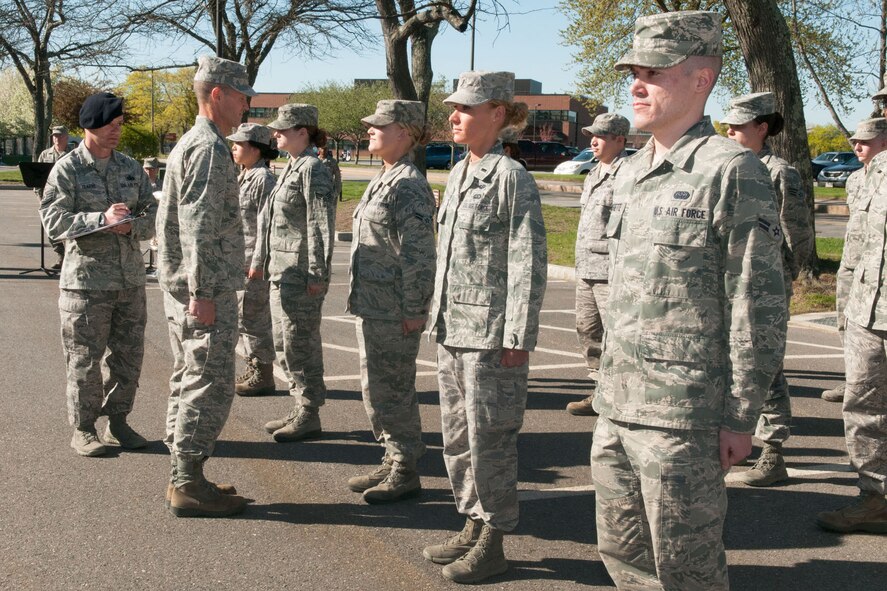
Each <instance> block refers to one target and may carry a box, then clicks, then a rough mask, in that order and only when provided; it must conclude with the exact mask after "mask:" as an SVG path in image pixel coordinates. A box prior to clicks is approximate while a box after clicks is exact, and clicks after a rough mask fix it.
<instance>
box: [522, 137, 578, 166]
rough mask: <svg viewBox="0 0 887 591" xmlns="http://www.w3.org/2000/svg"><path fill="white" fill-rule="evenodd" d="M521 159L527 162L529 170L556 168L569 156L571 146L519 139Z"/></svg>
mask: <svg viewBox="0 0 887 591" xmlns="http://www.w3.org/2000/svg"><path fill="white" fill-rule="evenodd" d="M517 145H518V147H519V148H520V155H521V159H522V160H525V161H526V163H527V170H554V168H555V167H556V166H557V165H558V164H560V163H561V162H563V161H564V160H567V159H569V158H572V155H571V154H570V148H568V147H567V146H565V145H564V144H562V143H560V142H533V141H530V140H517Z"/></svg>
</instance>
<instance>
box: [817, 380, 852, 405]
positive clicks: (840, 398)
mask: <svg viewBox="0 0 887 591" xmlns="http://www.w3.org/2000/svg"><path fill="white" fill-rule="evenodd" d="M846 386H847V384H839V385H838V386H835V387H834V388H832V389H831V390H823V391H822V399H823V400H825V401H826V402H844V388H845V387H846Z"/></svg>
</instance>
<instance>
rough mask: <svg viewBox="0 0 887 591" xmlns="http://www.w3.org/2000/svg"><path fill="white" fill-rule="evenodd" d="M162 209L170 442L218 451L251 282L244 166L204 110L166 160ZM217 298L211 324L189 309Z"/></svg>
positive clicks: (200, 451)
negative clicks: (240, 302)
mask: <svg viewBox="0 0 887 591" xmlns="http://www.w3.org/2000/svg"><path fill="white" fill-rule="evenodd" d="M163 193H164V195H165V198H164V199H163V201H162V202H161V204H160V213H159V214H158V216H157V237H158V259H159V261H158V282H159V283H160V287H161V288H162V289H163V291H164V292H165V294H164V302H163V303H164V307H165V309H166V319H167V321H168V323H169V338H170V344H171V346H172V352H173V358H174V362H173V374H172V376H171V377H170V380H169V386H170V395H169V404H168V409H167V419H166V445H167V446H168V447H169V449H170V451H172V452H173V453H174V455H175V456H182V457H192V458H201V457H206V456H211V455H212V452H213V448H214V447H215V442H216V439H217V438H218V436H219V433H220V432H221V431H222V427H224V425H225V421H226V420H227V418H228V412H229V411H230V409H231V401H232V400H233V398H234V347H235V345H236V344H237V295H236V292H237V290H240V289H242V288H243V261H244V256H243V252H244V246H243V225H242V222H241V220H240V198H239V195H240V191H239V187H238V183H237V168H236V166H235V165H234V161H233V160H232V159H231V151H230V150H229V149H228V144H227V142H226V141H225V137H224V136H223V135H222V134H221V133H219V129H218V127H216V125H215V123H213V122H212V121H211V120H210V119H208V118H206V117H203V116H198V117H197V120H196V121H195V123H194V127H192V128H191V129H190V130H189V131H188V132H187V133H186V134H185V135H183V136H182V138H181V139H180V140H179V142H178V143H177V144H176V147H175V148H174V149H173V151H172V152H171V153H170V155H169V159H168V160H167V164H166V177H165V178H164V182H163ZM197 299H201V300H212V301H213V302H214V303H215V308H216V321H215V323H214V324H212V325H210V326H207V325H204V324H202V323H201V322H200V321H199V320H197V318H195V317H194V316H192V315H191V314H190V313H189V312H188V306H189V303H190V301H191V300H197Z"/></svg>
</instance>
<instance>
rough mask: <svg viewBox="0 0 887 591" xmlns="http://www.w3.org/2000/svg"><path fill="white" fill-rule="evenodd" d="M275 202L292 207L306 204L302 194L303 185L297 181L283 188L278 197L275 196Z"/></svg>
mask: <svg viewBox="0 0 887 591" xmlns="http://www.w3.org/2000/svg"><path fill="white" fill-rule="evenodd" d="M274 199H275V201H280V202H281V203H286V204H290V205H300V204H302V203H304V202H305V196H304V195H303V194H302V183H301V182H300V181H296V182H294V183H292V184H289V185H287V186H286V187H282V188H281V190H280V191H278V192H277V195H275V196H274Z"/></svg>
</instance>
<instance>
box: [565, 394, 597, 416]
mask: <svg viewBox="0 0 887 591" xmlns="http://www.w3.org/2000/svg"><path fill="white" fill-rule="evenodd" d="M592 402H594V394H592V395H591V396H588V397H586V398H583V399H582V400H580V401H578V402H570V403H568V404H567V412H568V413H570V414H571V415H576V416H577V417H596V416H597V412H595V410H594V406H592Z"/></svg>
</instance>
